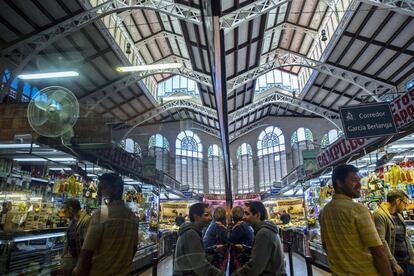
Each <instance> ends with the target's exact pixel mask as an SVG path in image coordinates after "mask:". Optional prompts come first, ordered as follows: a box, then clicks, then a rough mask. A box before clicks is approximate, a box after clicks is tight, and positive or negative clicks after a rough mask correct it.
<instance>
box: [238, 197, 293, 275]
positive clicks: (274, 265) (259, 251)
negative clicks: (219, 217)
mask: <svg viewBox="0 0 414 276" xmlns="http://www.w3.org/2000/svg"><path fill="white" fill-rule="evenodd" d="M243 219H244V221H246V222H247V223H249V224H250V225H251V226H252V227H253V229H254V232H255V237H254V242H253V246H252V254H251V258H250V260H249V261H248V262H247V263H246V264H245V265H244V266H242V267H241V268H240V269H239V270H237V271H236V272H235V273H234V274H233V275H236V276H242V275H246V276H255V275H277V276H280V275H286V272H285V258H284V254H283V250H282V243H281V242H280V238H279V232H278V228H277V227H276V225H275V224H273V223H272V222H270V221H265V220H266V219H267V211H266V208H265V207H264V205H263V203H261V202H260V201H251V202H248V203H246V208H245V209H244V217H243Z"/></svg>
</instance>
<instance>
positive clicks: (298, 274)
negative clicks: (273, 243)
mask: <svg viewBox="0 0 414 276" xmlns="http://www.w3.org/2000/svg"><path fill="white" fill-rule="evenodd" d="M285 257H286V270H287V273H288V275H289V276H291V275H290V273H289V258H288V256H287V254H286V256H285ZM293 264H294V274H295V276H307V272H306V263H305V260H304V259H303V258H302V257H301V256H299V255H296V254H293ZM157 275H158V276H170V275H172V257H171V256H170V257H167V258H166V259H164V260H163V261H161V262H160V263H159V264H158V271H157ZM313 275H314V276H327V275H331V274H330V273H327V272H325V271H322V270H320V269H319V268H316V267H313ZM140 276H152V269H151V268H150V269H148V270H147V271H145V272H144V273H141V274H140Z"/></svg>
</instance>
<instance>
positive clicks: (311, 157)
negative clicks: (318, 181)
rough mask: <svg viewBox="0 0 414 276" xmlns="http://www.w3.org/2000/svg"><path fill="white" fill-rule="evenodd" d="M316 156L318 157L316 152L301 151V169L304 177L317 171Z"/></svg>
mask: <svg viewBox="0 0 414 276" xmlns="http://www.w3.org/2000/svg"><path fill="white" fill-rule="evenodd" d="M316 156H318V151H317V150H302V158H303V168H304V170H305V174H306V175H310V174H312V173H313V172H314V171H316V170H317V169H318V162H317V161H316Z"/></svg>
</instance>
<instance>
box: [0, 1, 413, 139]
mask: <svg viewBox="0 0 414 276" xmlns="http://www.w3.org/2000/svg"><path fill="white" fill-rule="evenodd" d="M135 2H136V3H135ZM384 2H386V1H384ZM131 3H132V4H131ZM133 3H135V4H133ZM348 4H349V5H348ZM99 5H100V6H99ZM128 5H135V6H134V9H130V8H129V6H128ZM139 5H140V6H139ZM390 5H391V6H390ZM94 7H95V8H94ZM96 7H98V8H96ZM99 7H101V8H99ZM341 7H346V8H343V9H341ZM412 9H413V8H412V7H411V6H401V7H397V6H392V4H389V5H388V6H387V5H386V4H383V3H382V1H379V0H375V1H374V0H364V1H362V2H358V1H352V2H350V3H349V2H348V1H345V0H343V1H342V0H340V1H333V0H291V1H287V0H260V1H242V0H229V1H221V16H220V23H221V26H222V29H223V30H224V33H225V40H224V45H225V64H226V72H225V74H226V75H225V76H226V79H227V93H228V94H227V101H228V102H227V104H228V112H229V126H228V127H229V132H230V135H233V136H234V135H242V134H243V133H244V131H245V130H248V129H251V128H252V127H253V126H255V125H257V124H260V121H261V120H263V118H266V117H269V116H273V117H280V116H291V117H299V118H300V117H321V116H322V117H325V118H327V119H337V112H338V110H339V107H340V106H342V105H352V104H359V103H361V102H371V101H375V100H383V99H386V97H384V95H383V94H384V93H386V94H387V95H391V96H392V95H394V94H395V93H398V92H400V91H401V87H403V85H404V83H405V82H406V81H407V80H409V79H410V78H413V77H414V20H413V18H414V11H413V10H412ZM200 10H201V3H200V1H199V0H194V1H193V0H176V1H175V2H173V1H169V0H156V1H155V0H154V1H132V2H130V1H121V0H109V1H106V2H105V1H102V0H99V1H96V0H91V1H87V0H76V1H75V0H73V1H63V0H30V1H27V0H0V47H1V55H2V63H1V67H0V69H2V71H3V70H4V69H5V68H9V69H10V70H11V71H12V72H15V73H16V72H22V71H24V72H26V71H41V70H52V69H54V68H56V69H61V68H74V69H76V70H77V71H78V72H79V73H80V76H79V77H78V78H76V79H71V80H60V81H59V83H58V85H61V86H64V87H67V88H69V89H70V90H72V91H73V92H74V93H75V94H76V96H77V97H78V99H79V101H80V102H81V103H84V104H87V107H88V108H89V110H93V111H94V112H97V113H99V114H102V115H104V116H107V117H111V118H113V119H114V120H115V122H118V123H119V124H122V125H134V124H159V123H162V122H170V121H181V120H192V121H194V122H195V123H196V124H198V125H200V126H202V127H204V128H205V129H206V130H208V131H210V132H211V133H214V132H216V131H217V130H218V128H219V124H218V119H217V111H216V108H217V105H216V96H215V94H214V92H213V88H212V79H211V73H212V72H211V71H210V70H211V64H210V60H209V56H208V51H209V48H208V47H209V43H208V41H206V37H209V36H206V35H205V33H204V28H203V22H202V21H203V19H202V18H201V11H200ZM338 19H340V22H338V23H339V25H338V27H337V28H336V30H329V29H328V27H327V26H328V25H326V24H327V23H326V22H327V21H329V20H331V21H335V20H338ZM322 30H323V31H326V32H328V33H330V34H331V35H330V37H329V40H328V41H326V42H324V43H322V40H323V39H322V35H321V32H322ZM334 31H335V32H334ZM126 43H130V44H131V49H132V54H127V53H126ZM318 47H320V48H321V49H322V47H323V49H322V50H323V52H321V53H319V57H318V58H317V59H316V60H315V54H314V51H316V50H314V48H318ZM22 61H24V62H23V63H22ZM169 62H179V63H182V64H183V68H182V69H180V70H172V71H171V72H169V71H159V72H152V73H150V74H147V75H145V74H142V75H135V76H131V75H125V74H120V73H119V72H117V71H116V70H115V68H116V67H117V66H120V65H131V64H132V65H138V64H156V63H169ZM329 66H330V67H329ZM276 68H277V69H279V70H281V71H283V72H287V73H289V74H291V75H293V76H296V77H298V78H304V77H303V75H306V74H305V71H304V70H306V68H308V70H309V71H308V76H307V78H304V83H303V84H302V87H301V88H302V90H301V91H298V92H297V93H295V94H292V93H291V91H288V90H286V89H284V88H283V87H273V88H269V90H267V91H264V92H262V93H260V94H257V93H256V92H255V87H256V81H257V77H259V76H260V75H262V74H263V73H266V72H270V71H271V70H273V69H276ZM176 74H180V75H182V76H185V77H189V78H191V79H193V80H196V81H197V85H198V90H199V91H200V97H199V99H197V98H196V99H187V100H176V101H172V102H167V103H160V102H158V101H157V100H156V97H155V96H156V95H155V90H156V85H157V84H158V83H159V82H161V81H163V80H166V79H168V78H170V77H171V76H173V75H176ZM143 77H146V78H145V79H144V81H143ZM352 80H354V81H352ZM31 84H32V85H36V86H39V88H42V87H45V86H49V85H56V82H54V81H33V82H32V83H31ZM151 87H152V88H151ZM154 87H155V90H154ZM373 87H374V88H373ZM378 87H380V88H379V89H377V88H378ZM381 89H382V90H381ZM380 90H381V91H380Z"/></svg>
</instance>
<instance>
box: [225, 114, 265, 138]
mask: <svg viewBox="0 0 414 276" xmlns="http://www.w3.org/2000/svg"><path fill="white" fill-rule="evenodd" d="M265 119H267V118H266V117H263V118H261V119H260V120H258V121H257V122H255V123H253V124H248V125H246V126H244V127H242V128H240V129H238V130H236V131H234V132H233V133H231V134H230V143H232V142H234V141H235V140H236V139H238V138H240V137H241V136H243V135H245V134H247V133H249V132H251V131H253V130H256V129H258V128H261V127H264V126H268V125H269V124H264V123H262V121H264V120H265Z"/></svg>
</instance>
